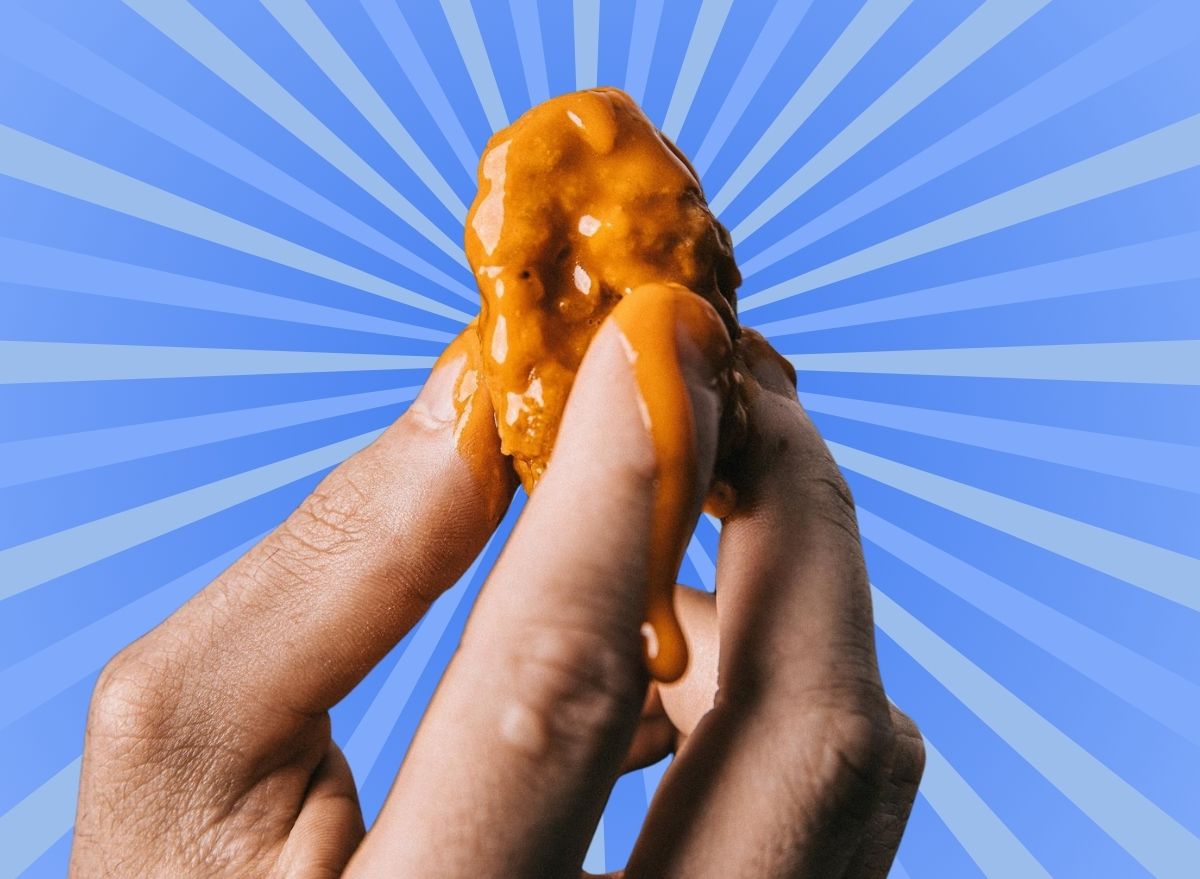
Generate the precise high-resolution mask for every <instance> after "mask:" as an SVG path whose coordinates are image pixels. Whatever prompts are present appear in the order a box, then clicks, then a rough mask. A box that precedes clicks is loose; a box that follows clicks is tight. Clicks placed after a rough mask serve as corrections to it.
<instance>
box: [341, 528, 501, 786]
mask: <svg viewBox="0 0 1200 879" xmlns="http://www.w3.org/2000/svg"><path fill="white" fill-rule="evenodd" d="M485 551H486V550H485ZM480 558H482V553H481V554H480V555H479V556H476V558H475V561H474V562H472V563H471V566H470V567H469V568H467V571H466V573H465V574H463V575H462V577H460V578H459V580H458V582H457V583H456V584H455V585H454V586H453V587H452V588H450V589H448V590H447V591H446V592H444V593H443V594H442V595H441V596H440V597H439V598H438V599H437V601H435V602H434V603H433V605H432V606H431V607H430V608H429V610H428V611H427V612H426V614H425V616H424V617H422V618H421V622H420V623H419V624H418V626H417V628H416V630H415V631H414V632H413V633H412V637H411V638H410V639H409V641H408V643H407V644H406V645H405V647H404V650H403V651H402V652H401V654H400V656H399V658H398V659H397V660H396V664H395V665H394V666H393V667H392V670H391V672H389V673H388V676H387V679H386V680H384V682H383V685H382V686H381V687H380V688H379V692H378V693H377V694H376V695H375V698H374V699H372V700H371V704H370V705H369V706H367V710H366V712H365V713H364V714H363V716H362V719H361V720H359V722H358V725H357V726H356V727H354V731H353V732H352V733H351V734H350V738H349V739H348V740H347V742H346V746H345V748H344V749H343V750H344V752H345V754H346V760H347V761H348V762H349V763H350V768H351V769H352V770H354V777H355V778H357V779H359V783H360V784H361V783H362V782H363V781H365V780H366V779H367V777H368V776H370V774H371V772H372V770H374V768H375V763H376V762H377V761H378V760H379V755H380V754H381V753H382V752H383V747H384V745H385V744H386V743H387V740H388V736H390V735H391V733H392V729H393V728H394V727H395V726H396V721H397V720H399V719H400V714H401V713H402V712H403V711H404V708H405V706H406V705H408V700H409V699H410V698H411V697H412V692H413V689H415V688H416V686H417V681H418V680H419V679H420V677H421V675H422V674H423V673H424V671H425V666H427V665H428V664H429V659H430V657H431V656H433V652H434V650H435V649H436V648H437V645H438V643H439V642H440V641H441V640H442V636H443V635H444V634H445V632H446V626H448V625H449V624H450V619H451V618H452V617H453V616H454V612H455V611H456V610H458V606H459V605H460V604H462V601H463V597H464V596H465V595H466V593H467V589H468V588H469V586H470V584H471V583H472V582H473V581H474V579H475V576H476V574H477V573H478V572H479V561H480Z"/></svg>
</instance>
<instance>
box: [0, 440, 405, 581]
mask: <svg viewBox="0 0 1200 879" xmlns="http://www.w3.org/2000/svg"><path fill="white" fill-rule="evenodd" d="M382 432H383V431H381V430H372V431H370V432H368V433H364V434H360V435H358V436H354V437H350V438H349V439H344V440H341V441H339V442H336V443H331V444H330V445H327V446H322V447H321V448H318V449H312V450H310V451H307V452H302V453H301V454H299V455H293V456H292V457H290V458H284V459H282V460H280V461H273V462H272V463H270V464H266V465H264V466H262V467H256V468H254V469H253V470H247V471H245V472H244V473H238V474H235V475H234V476H228V477H226V478H224V479H218V480H216V481H214V482H209V483H206V484H204V485H201V486H198V487H196V488H192V489H188V490H187V491H182V492H179V493H178V494H173V495H169V496H168V497H165V498H160V499H159V500H156V501H151V502H149V503H147V504H142V505H141V506H137V507H132V508H131V509H128V510H122V511H121V512H119V513H113V514H112V515H110V516H105V517H103V518H101V519H94V520H93V521H91V522H85V523H84V524H82V525H76V526H75V527H73V528H67V529H66V530H63V531H58V532H55V533H54V534H49V535H47V536H45V537H39V538H37V539H36V540H30V541H28V542H26V543H21V544H18V545H17V546H13V547H10V548H8V549H5V550H0V571H3V572H4V575H3V576H2V577H0V600H3V599H5V598H10V597H12V596H13V595H17V594H18V593H21V592H24V591H25V590H27V589H32V588H33V587H35V586H37V585H39V584H40V583H44V582H46V581H47V580H52V579H54V578H55V577H61V576H62V575H63V574H68V573H70V572H71V571H75V570H78V569H79V568H82V567H84V566H86V565H90V564H92V563H93V562H97V561H100V560H101V559H103V558H107V557H109V556H112V555H116V554H117V553H119V552H122V551H124V550H126V549H129V548H131V547H134V546H137V545H139V544H142V543H145V542H146V541H148V540H153V539H154V538H155V537H160V536H161V535H163V534H166V533H168V532H170V531H174V530H175V529H177V528H182V527H183V526H185V525H190V524H191V523H193V522H197V521H199V520H200V519H203V518H206V517H207V516H211V515H213V514H214V513H219V512H220V511H221V510H225V509H228V508H230V507H233V506H236V505H237V504H240V503H242V502H244V501H247V500H250V499H251V498H255V497H258V496H259V495H262V494H266V493H267V492H269V491H273V490H275V489H277V488H281V487H283V486H285V485H287V484H288V483H290V482H295V481H296V480H298V479H303V478H305V477H306V476H311V475H312V474H313V473H316V472H318V471H321V470H324V469H326V468H328V467H333V466H335V465H337V464H340V463H341V462H342V461H343V460H345V459H346V458H348V457H349V456H350V455H353V454H354V453H355V452H357V451H359V450H360V449H362V448H364V447H365V446H366V445H368V444H369V443H370V442H371V441H372V440H374V439H375V437H377V436H379V434H380V433H382Z"/></svg>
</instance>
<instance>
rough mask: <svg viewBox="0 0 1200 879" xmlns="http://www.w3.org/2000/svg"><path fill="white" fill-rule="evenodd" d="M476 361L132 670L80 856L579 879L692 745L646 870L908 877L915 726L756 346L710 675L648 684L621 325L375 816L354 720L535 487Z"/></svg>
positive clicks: (687, 601) (669, 782) (90, 802)
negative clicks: (601, 830) (612, 825)
mask: <svg viewBox="0 0 1200 879" xmlns="http://www.w3.org/2000/svg"><path fill="white" fill-rule="evenodd" d="M701 348H703V346H696V345H694V344H691V343H689V342H688V341H687V340H684V342H683V344H682V345H681V352H682V353H681V360H682V363H681V367H682V368H683V371H684V374H685V375H686V376H687V377H688V380H689V389H690V391H691V395H692V401H693V409H694V411H695V414H696V418H695V428H696V433H697V445H698V448H699V450H700V453H701V455H700V457H701V467H700V468H699V469H700V471H701V472H700V473H699V478H698V479H697V483H696V485H695V486H694V493H693V494H694V497H693V502H694V510H695V513H696V514H697V515H698V513H699V508H700V504H701V502H702V499H703V493H704V488H705V486H707V484H708V481H709V479H710V478H711V472H712V466H713V458H714V456H715V448H716V433H717V422H718V418H719V411H718V410H719V401H718V400H717V398H716V394H715V392H714V391H713V390H712V388H711V385H712V382H711V379H712V373H711V367H710V366H709V365H708V364H706V363H704V362H702V358H700V357H699V356H698V351H699V350H700V349H701ZM477 357H478V352H476V351H474V350H473V349H472V348H471V346H470V345H469V344H467V343H466V341H465V339H463V340H460V341H459V342H457V343H455V345H454V346H452V347H451V349H450V350H449V351H448V352H447V355H445V356H444V357H443V358H442V360H441V361H439V366H438V367H437V368H435V370H434V372H433V374H432V376H431V379H430V382H429V384H428V385H427V386H426V388H425V389H424V390H423V391H422V393H421V395H420V397H419V398H418V399H417V400H416V401H415V402H414V404H413V406H412V407H411V408H410V410H409V411H408V412H407V413H406V414H405V415H404V416H403V417H402V418H401V419H400V420H399V421H398V422H397V423H396V424H395V425H393V426H392V427H391V428H390V429H389V430H388V431H387V432H386V433H385V434H384V435H383V436H382V437H381V438H380V439H379V440H378V441H376V443H375V444H373V445H372V446H371V447H369V448H368V449H366V450H364V451H363V452H361V453H359V454H358V455H356V456H355V457H354V458H352V459H350V460H349V461H347V462H346V463H345V464H343V465H342V466H341V467H339V468H338V469H337V470H335V471H334V472H333V473H332V474H331V475H330V476H329V477H327V478H326V479H325V480H324V481H323V482H322V484H321V485H320V486H319V487H318V489H317V490H316V492H314V494H313V495H312V496H311V497H310V498H309V499H307V500H306V501H305V502H304V504H302V505H301V507H300V508H299V509H298V510H297V511H296V512H295V513H294V514H293V515H292V516H291V517H290V518H289V519H288V520H287V522H285V523H284V524H283V525H282V526H281V527H280V528H279V529H278V530H277V531H276V532H274V533H273V534H272V535H271V536H269V537H268V538H267V539H266V540H264V541H263V543H262V544H260V545H259V546H258V547H256V548H255V549H253V550H251V551H250V553H248V554H247V555H246V556H245V557H244V558H243V559H241V560H240V561H239V562H238V563H237V564H235V565H234V566H233V567H232V568H230V570H229V571H227V572H226V573H225V574H223V575H222V576H221V577H220V578H219V579H218V580H217V581H216V582H214V583H213V584H211V585H210V586H208V587H207V588H206V589H205V590H203V591H202V592H201V593H200V594H199V595H197V596H196V597H195V598H193V599H192V600H191V601H190V602H188V603H187V604H186V605H185V606H184V607H183V608H181V609H180V610H179V611H178V612H177V613H176V614H175V615H174V616H172V617H171V618H170V619H168V620H167V621H166V622H165V623H163V624H162V625H161V626H159V627H158V628H157V629H155V630H154V631H153V632H151V633H150V634H149V635H147V636H146V637H144V638H142V639H141V640H140V641H138V642H136V643H135V644H133V645H132V646H130V647H129V648H126V649H125V650H124V651H122V652H121V653H120V654H119V655H118V656H117V657H116V658H115V659H114V660H113V661H112V662H111V663H110V664H109V665H108V667H106V669H105V671H104V673H103V674H102V675H101V679H100V682H99V683H98V685H97V690H96V694H95V696H94V698H93V703H92V710H91V714H90V717H89V722H88V732H87V742H86V746H85V753H84V765H83V780H82V785H81V791H80V805H79V814H78V820H77V824H76V835H75V841H74V849H73V853H72V862H71V870H72V875H74V876H78V877H89V879H90V877H105V876H122V877H124V876H138V877H155V876H164V877H166V876H170V877H183V876H231V877H232V876H236V877H252V876H297V877H333V876H340V875H345V876H349V877H372V876H414V877H423V876H431V877H472V879H474V877H480V876H505V877H512V876H531V877H534V876H536V877H554V876H572V877H574V876H578V875H579V870H580V864H581V863H582V860H583V856H584V852H585V851H586V849H587V846H588V842H589V840H590V838H591V835H592V832H593V830H594V827H595V824H596V821H597V820H598V818H599V815H600V812H601V810H602V809H603V806H604V802H605V800H606V798H607V796H608V792H609V790H610V789H611V787H612V784H613V782H614V780H615V778H616V776H617V774H618V773H619V772H620V771H621V770H622V769H623V768H629V767H631V766H635V765H640V764H643V763H645V762H646V761H649V760H652V759H656V758H657V757H658V756H660V755H662V754H664V753H666V752H667V751H669V750H671V749H674V748H677V749H678V756H677V759H676V760H675V762H674V763H673V764H672V767H671V769H670V770H669V771H668V772H667V774H666V776H665V778H664V780H663V786H662V788H661V790H660V792H659V794H658V795H657V796H656V797H655V800H654V802H653V804H652V807H651V811H650V814H649V817H648V819H647V823H646V826H645V828H644V830H643V833H642V836H641V839H640V840H639V842H638V845H637V847H636V850H635V852H634V854H633V857H632V859H631V862H630V864H629V867H628V871H627V874H626V875H627V876H628V877H630V879H632V877H642V876H648V877H650V876H652V877H670V876H687V877H703V876H709V875H714V876H716V875H719V876H722V877H726V876H753V877H757V879H771V877H785V876H788V877H790V876H821V877H841V876H845V877H853V879H868V877H872V879H873V877H883V876H885V875H886V873H887V869H888V865H889V864H890V862H891V858H892V855H893V854H894V851H895V846H896V845H897V844H898V842H899V835H900V832H901V831H902V829H903V826H904V822H905V820H906V818H907V812H908V808H909V806H910V805H911V802H912V797H913V795H914V793H915V788H916V783H917V781H918V780H919V777H920V766H921V759H920V738H919V736H917V734H916V732H915V728H913V727H912V725H911V722H910V721H908V720H907V719H906V718H903V716H902V715H899V714H898V712H895V711H893V710H890V709H889V706H888V702H887V700H886V698H885V696H884V694H883V691H882V687H881V685H880V682H879V676H878V670H877V668H876V662H875V655H874V644H873V635H872V633H873V628H872V622H871V614H870V602H869V591H868V586H867V581H866V574H865V569H864V566H863V561H862V553H861V548H860V545H859V541H858V536H857V530H856V527H855V523H854V513H853V506H852V504H851V502H850V499H849V495H848V493H847V492H846V488H845V484H844V483H843V481H842V479H841V476H840V474H839V473H838V471H837V468H836V466H835V465H834V464H833V462H832V460H831V459H830V457H829V455H828V452H827V451H826V450H825V448H824V445H823V443H822V442H821V440H820V438H819V437H818V435H817V433H816V431H815V429H814V428H813V427H812V425H811V423H810V422H809V421H808V419H807V417H806V416H805V414H804V412H803V410H802V409H801V408H800V406H799V404H798V403H797V402H796V400H795V396H794V391H793V389H792V387H791V384H790V382H789V381H788V379H787V378H786V377H785V376H784V375H783V373H782V372H781V371H779V370H777V369H776V368H775V367H774V366H773V365H772V364H771V363H770V361H769V359H763V360H762V361H761V362H759V363H757V364H755V365H754V366H753V369H754V372H755V376H756V379H757V380H756V381H752V382H751V385H752V387H751V392H752V393H751V405H750V408H751V413H750V416H751V439H750V447H749V449H748V450H747V454H746V456H745V460H744V464H743V466H742V467H741V469H740V470H739V472H737V473H736V474H735V475H734V482H735V487H736V488H737V490H738V492H739V495H740V500H739V505H738V508H737V510H736V511H735V512H734V513H733V514H732V515H731V516H730V517H729V518H728V519H727V520H726V521H725V525H724V529H723V532H722V536H721V545H720V554H719V560H718V573H717V578H718V584H719V588H718V595H717V598H716V600H715V604H714V602H713V600H712V599H711V598H710V597H708V596H705V595H703V594H701V593H696V592H693V591H690V590H688V591H681V593H680V596H679V599H680V600H679V602H678V604H679V609H680V614H681V617H682V620H683V623H684V628H685V633H686V635H687V637H688V640H689V643H690V648H691V654H692V657H693V661H692V665H691V668H690V669H689V672H688V674H687V675H686V676H685V677H684V678H683V679H682V680H681V681H680V682H678V683H676V684H672V685H671V686H669V687H661V688H659V687H652V686H648V681H647V677H646V672H645V669H644V663H643V659H642V653H641V644H640V635H639V629H640V623H641V615H642V602H643V600H644V599H643V595H642V592H643V589H644V583H645V570H646V559H647V554H648V545H647V534H648V532H649V528H648V523H649V516H650V509H651V499H652V493H653V483H654V479H655V469H656V464H655V460H654V456H653V452H652V449H651V446H650V442H649V438H648V436H647V434H646V431H645V428H644V425H643V423H642V420H641V414H640V411H639V406H638V402H637V397H636V394H637V391H636V387H635V384H634V381H633V377H632V375H631V373H630V370H629V366H628V363H627V360H626V355H625V352H624V350H623V349H622V346H621V340H620V338H619V336H618V334H617V331H616V329H615V328H614V326H613V324H612V322H611V321H610V322H609V323H608V324H606V326H605V327H604V328H603V329H602V330H601V332H600V333H599V334H598V335H597V337H596V339H595V341H594V342H593V344H592V346H591V349H590V350H589V353H588V356H587V358H586V359H585V362H584V366H583V368H582V369H581V372H580V375H579V379H578V381H577V383H576V387H575V390H574V392H573V393H572V396H571V400H570V403H569V405H568V409H567V412H566V415H565V417H564V420H563V425H562V429H561V431H560V435H559V441H558V445H557V447H556V451H555V455H554V458H553V460H552V462H551V465H550V467H549V469H548V470H547V472H546V475H545V476H544V478H543V480H542V483H541V484H540V486H539V488H538V491H537V492H536V495H535V496H534V498H533V499H531V501H530V502H529V504H528V506H527V508H526V510H525V513H524V515H523V516H522V518H521V521H520V522H519V523H518V525H517V528H516V529H515V531H514V533H513V536H512V537H511V539H510V540H509V543H508V546H507V547H506V548H505V551H504V553H503V555H502V556H501V558H500V560H499V561H498V562H497V564H496V566H495V569H494V570H493V572H492V574H491V576H490V577H489V579H488V582H487V583H486V585H485V586H484V589H483V591H482V593H481V596H480V599H479V601H478V603H477V606H476V608H475V610H474V612H473V614H472V616H471V619H470V622H469V624H468V627H467V630H466V633H465V636H464V639H463V643H462V646H461V647H460V649H459V651H458V653H457V654H456V656H455V658H454V660H453V661H452V663H451V665H450V668H449V669H448V671H447V674H446V676H445V679H444V680H443V682H442V684H441V686H440V687H439V689H438V692H437V694H436V695H435V697H434V700H433V703H432V705H431V706H430V709H429V711H428V713H427V715H426V717H425V719H424V721H423V722H422V724H421V727H420V729H419V731H418V733H417V736H416V738H415V740H414V742H413V745H412V748H411V749H410V752H409V754H408V756H407V757H406V759H405V762H404V765H403V767H402V768H401V770H400V773H399V775H398V777H397V780H396V783H395V786H394V788H393V790H392V792H391V794H390V795H389V797H388V800H387V802H386V804H385V805H384V808H383V810H382V812H381V814H380V816H379V819H378V821H377V822H376V824H375V825H374V827H373V828H372V829H371V831H370V833H367V834H366V835H365V837H364V828H363V822H362V816H361V812H360V811H359V807H358V803H357V799H356V795H355V787H354V783H353V779H352V778H351V775H350V771H349V767H348V766H347V764H346V762H345V759H344V758H343V757H342V755H341V753H340V752H339V750H338V748H337V746H336V745H335V744H334V743H333V742H332V740H331V738H330V733H329V717H328V710H329V708H330V707H331V706H332V705H334V704H335V703H336V702H337V701H338V700H339V699H341V698H342V697H343V696H344V695H345V694H346V693H347V692H349V690H350V689H351V688H352V687H353V686H354V685H355V684H356V683H357V682H358V681H359V680H360V679H361V678H362V676H363V675H365V674H366V672H367V671H368V670H369V669H370V668H371V667H372V666H373V665H374V664H375V663H376V662H378V661H379V659H381V658H382V657H383V655H384V654H385V653H386V652H387V651H388V650H389V649H390V648H391V647H392V646H394V645H395V644H396V643H397V641H399V639H400V638H401V637H403V635H404V633H405V632H406V631H407V630H408V629H409V628H411V627H412V625H413V624H414V623H415V622H416V621H417V620H418V619H419V618H420V616H421V614H422V613H423V612H424V611H425V609H426V608H427V607H428V606H429V604H430V603H431V602H432V601H433V600H434V599H435V598H436V597H437V595H438V594H440V593H441V591H443V590H444V589H445V588H447V587H448V586H449V585H450V584H451V583H453V582H454V581H455V579H456V578H457V577H458V576H459V575H460V574H461V573H462V572H463V571H464V570H465V569H466V567H467V566H468V564H469V563H470V561H471V559H472V558H473V557H474V556H475V555H476V554H477V553H478V552H479V551H480V549H481V548H482V546H483V544H484V542H485V541H486V540H487V537H488V536H489V534H490V533H491V531H492V530H493V529H494V528H495V525H496V523H497V522H498V521H499V519H500V517H501V515H502V514H503V511H504V509H505V507H506V505H507V503H508V501H509V498H510V497H511V493H512V490H513V486H514V481H513V478H512V475H511V472H510V470H509V468H508V467H507V465H506V463H505V460H504V458H503V457H502V456H501V455H500V452H499V448H498V447H497V443H496V440H495V438H494V436H495V431H494V427H493V426H492V418H493V415H492V411H491V407H490V404H489V403H488V398H487V395H486V393H484V392H482V390H477V391H476V392H475V393H474V395H473V396H471V397H470V399H469V402H470V406H468V407H467V408H466V410H465V413H464V414H463V416H462V417H457V418H456V410H455V406H454V396H455V394H456V392H457V391H459V390H461V389H462V388H464V387H469V385H468V384H467V383H462V384H459V383H458V382H457V378H458V377H459V375H461V374H462V372H463V371H464V370H469V369H472V368H474V365H475V361H476V358H477ZM464 447H467V448H468V449H469V455H467V456H463V455H462V454H460V453H459V449H461V448H464ZM718 680H719V681H720V689H719V691H718V690H717V681H718Z"/></svg>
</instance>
